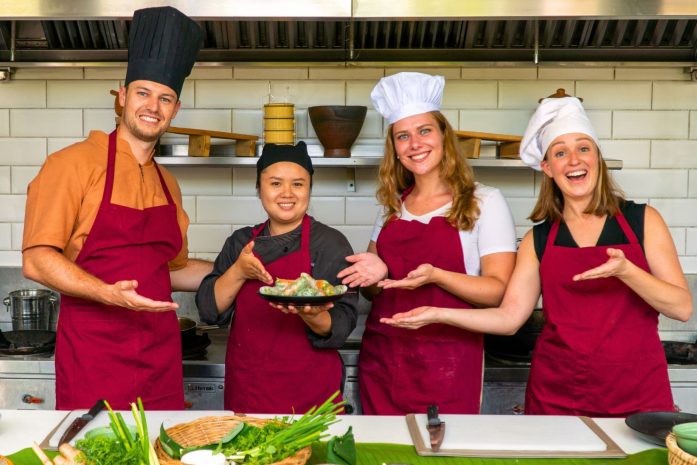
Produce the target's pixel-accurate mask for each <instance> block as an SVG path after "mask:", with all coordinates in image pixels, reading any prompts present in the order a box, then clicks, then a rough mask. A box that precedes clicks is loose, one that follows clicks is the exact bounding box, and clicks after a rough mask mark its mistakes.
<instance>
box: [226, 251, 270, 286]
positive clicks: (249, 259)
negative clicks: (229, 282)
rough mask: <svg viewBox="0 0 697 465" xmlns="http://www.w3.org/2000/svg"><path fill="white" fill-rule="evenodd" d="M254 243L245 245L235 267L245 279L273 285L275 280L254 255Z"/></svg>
mask: <svg viewBox="0 0 697 465" xmlns="http://www.w3.org/2000/svg"><path fill="white" fill-rule="evenodd" d="M253 249H254V241H251V242H249V244H247V245H245V246H244V248H243V249H242V252H240V256H239V257H237V261H235V264H234V265H233V266H234V267H235V268H236V269H237V271H238V273H239V274H240V275H241V276H242V277H243V278H244V279H250V280H259V281H261V282H262V283H265V284H273V279H272V278H271V275H270V274H269V272H268V271H266V268H264V265H263V264H262V263H261V261H260V260H259V259H258V258H257V257H256V256H255V255H254V252H253Z"/></svg>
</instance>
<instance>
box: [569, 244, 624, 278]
mask: <svg viewBox="0 0 697 465" xmlns="http://www.w3.org/2000/svg"><path fill="white" fill-rule="evenodd" d="M606 252H607V255H608V256H609V257H610V258H609V259H608V261H606V262H605V263H603V264H602V265H600V266H597V267H595V268H591V269H590V270H588V271H584V272H583V273H580V274H577V275H576V276H574V277H573V280H574V281H583V280H586V279H598V278H609V277H611V276H617V277H621V276H622V275H623V274H624V273H625V272H626V270H627V266H628V265H629V263H630V262H629V260H627V258H626V257H625V256H624V252H622V251H621V250H620V249H612V248H608V249H607V251H606Z"/></svg>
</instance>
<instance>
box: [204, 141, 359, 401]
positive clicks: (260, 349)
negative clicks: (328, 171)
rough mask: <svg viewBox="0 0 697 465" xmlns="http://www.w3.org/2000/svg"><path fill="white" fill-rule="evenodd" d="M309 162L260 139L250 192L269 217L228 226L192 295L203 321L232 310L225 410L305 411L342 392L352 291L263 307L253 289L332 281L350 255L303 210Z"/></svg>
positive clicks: (302, 151)
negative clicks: (305, 279)
mask: <svg viewBox="0 0 697 465" xmlns="http://www.w3.org/2000/svg"><path fill="white" fill-rule="evenodd" d="M312 173H313V168H312V162H311V160H310V157H309V156H308V154H307V148H306V147H305V143H304V142H300V143H299V144H298V145H296V146H295V147H293V146H281V145H278V146H276V145H274V144H266V145H265V146H264V151H263V153H262V155H261V157H260V158H259V161H258V162H257V191H258V193H259V198H260V200H261V203H262V206H263V207H264V210H265V211H266V213H267V214H268V220H267V221H265V222H264V223H262V224H260V225H257V226H255V227H247V228H242V229H240V230H237V231H235V232H234V233H233V234H232V236H230V237H229V238H228V240H227V241H226V242H225V245H224V247H223V250H222V251H221V252H220V254H219V255H218V258H217V259H216V261H215V265H214V269H213V272H212V273H211V274H210V275H208V276H207V277H206V278H204V280H203V282H202V283H201V287H200V288H199V291H198V293H197V295H196V303H197V305H198V307H199V312H200V314H201V318H202V319H203V320H204V321H207V322H212V323H215V322H220V320H222V319H224V318H226V317H228V316H229V315H231V318H232V322H231V325H230V335H229V338H228V346H227V356H226V360H225V408H226V409H228V410H233V411H237V412H257V413H293V412H296V413H297V412H305V411H307V410H309V409H310V408H311V407H312V406H314V405H319V404H321V403H322V402H323V401H325V400H326V399H327V398H328V397H329V396H331V395H332V394H333V393H334V392H335V391H337V390H338V389H340V388H341V386H342V378H343V365H342V362H341V358H340V357H339V353H338V351H337V350H336V349H338V348H339V347H341V346H342V344H343V343H344V341H345V340H346V338H347V337H348V335H349V333H350V332H351V331H352V330H353V328H354V327H355V326H356V317H357V316H356V303H357V298H358V296H357V294H355V293H351V294H347V295H345V296H343V297H342V298H341V299H340V300H338V301H336V302H335V303H333V304H332V303H328V304H323V305H317V306H310V305H305V306H303V307H294V306H292V305H288V306H285V305H278V304H269V302H267V301H266V300H264V299H263V298H262V297H261V296H260V295H259V290H260V288H261V287H262V286H263V285H272V284H273V282H274V280H275V279H279V278H280V279H289V280H294V279H296V278H298V277H299V276H300V275H301V273H307V274H309V275H311V276H312V277H314V278H315V279H324V280H326V281H329V282H330V283H332V284H339V280H338V278H337V277H336V275H337V274H338V272H339V271H340V270H341V269H343V268H345V267H346V266H347V262H346V261H345V260H344V257H346V256H348V255H351V254H352V253H353V252H352V250H351V246H350V245H349V243H348V241H347V240H346V238H345V237H344V236H343V234H341V233H340V232H339V231H337V230H335V229H333V228H330V227H329V226H326V225H323V224H322V223H320V222H318V221H316V220H314V219H313V218H312V217H310V216H309V215H307V209H308V205H309V201H310V189H311V186H312Z"/></svg>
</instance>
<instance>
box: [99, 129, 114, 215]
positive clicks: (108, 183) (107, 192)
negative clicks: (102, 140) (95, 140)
mask: <svg viewBox="0 0 697 465" xmlns="http://www.w3.org/2000/svg"><path fill="white" fill-rule="evenodd" d="M115 165H116V129H114V130H113V131H111V134H109V150H108V153H107V162H106V180H105V181H104V195H103V196H102V205H108V204H110V203H111V193H112V192H113V190H114V170H115V168H114V167H115Z"/></svg>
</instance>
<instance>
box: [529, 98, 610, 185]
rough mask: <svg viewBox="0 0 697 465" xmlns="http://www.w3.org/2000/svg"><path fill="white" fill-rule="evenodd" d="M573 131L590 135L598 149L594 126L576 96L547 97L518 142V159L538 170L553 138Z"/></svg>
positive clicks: (598, 143) (598, 144) (598, 142)
mask: <svg viewBox="0 0 697 465" xmlns="http://www.w3.org/2000/svg"><path fill="white" fill-rule="evenodd" d="M576 132H578V133H582V134H586V135H588V136H590V137H591V139H593V140H594V141H595V143H596V145H597V146H598V148H600V141H598V136H597V135H596V133H595V130H594V129H593V125H592V124H591V122H590V120H589V119H588V115H586V112H585V110H584V109H583V105H581V102H580V101H579V100H578V99H577V98H576V97H562V98H546V99H544V100H542V102H541V103H540V104H539V105H538V107H537V110H536V111H535V114H534V115H532V118H530V122H529V123H528V128H527V129H526V130H525V134H524V135H523V140H522V141H521V142H520V159H521V160H522V161H523V163H525V164H526V165H528V166H529V167H531V168H533V169H536V170H537V171H540V170H541V169H542V168H541V167H540V162H541V161H542V160H543V159H544V157H545V153H546V152H547V149H548V148H549V146H550V144H551V143H552V142H553V141H554V139H556V138H557V137H559V136H561V135H564V134H571V133H576Z"/></svg>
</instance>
